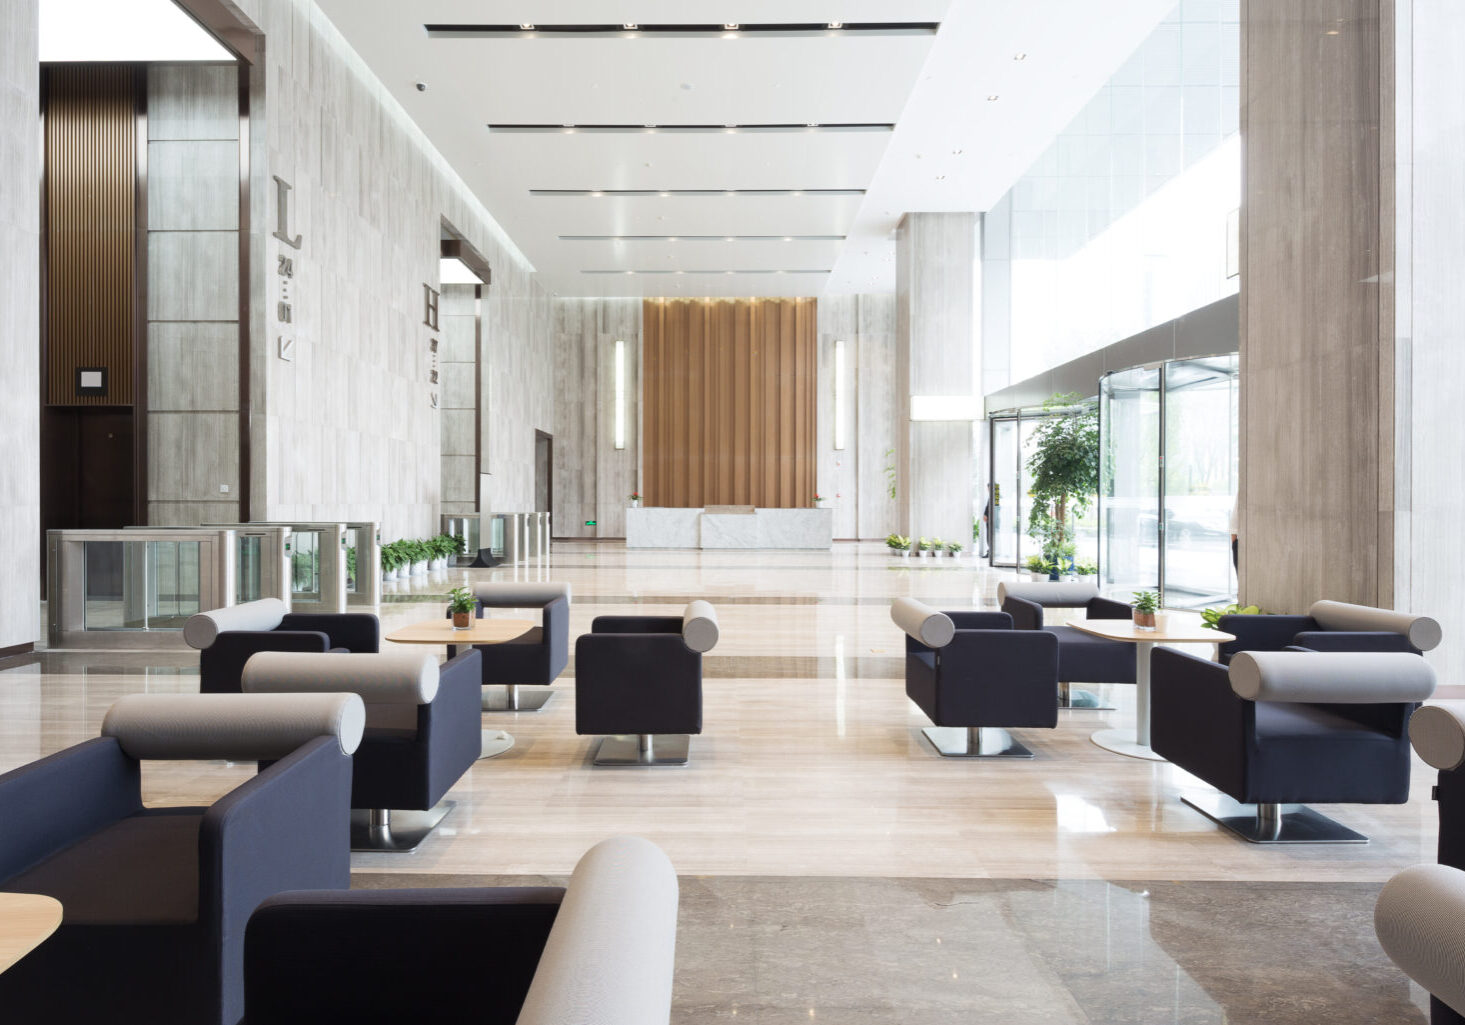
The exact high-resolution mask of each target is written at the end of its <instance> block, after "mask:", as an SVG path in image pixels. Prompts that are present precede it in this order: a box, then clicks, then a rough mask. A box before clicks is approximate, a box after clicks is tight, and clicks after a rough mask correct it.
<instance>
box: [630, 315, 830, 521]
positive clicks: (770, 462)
mask: <svg viewBox="0 0 1465 1025" xmlns="http://www.w3.org/2000/svg"><path fill="white" fill-rule="evenodd" d="M816 310H817V305H816V303H815V300H813V299H736V300H728V299H706V300H679V299H648V300H646V303H645V307H644V311H643V323H644V327H643V340H642V345H643V360H644V382H643V387H642V398H643V402H644V411H643V418H644V429H645V435H644V438H643V441H642V464H643V466H644V472H643V478H644V480H643V487H644V492H645V500H646V504H647V505H654V506H655V505H659V506H674V507H684V508H685V507H690V508H697V507H701V506H708V505H754V506H760V507H762V508H800V507H805V506H810V505H812V504H813V502H814V468H815V454H814V423H815V383H816V375H815V370H814V368H815V360H816V350H815V344H816V338H817V334H816V329H815V318H816Z"/></svg>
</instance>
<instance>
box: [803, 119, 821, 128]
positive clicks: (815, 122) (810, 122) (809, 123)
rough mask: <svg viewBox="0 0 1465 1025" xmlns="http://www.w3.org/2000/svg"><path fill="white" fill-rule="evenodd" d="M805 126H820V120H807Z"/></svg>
mask: <svg viewBox="0 0 1465 1025" xmlns="http://www.w3.org/2000/svg"><path fill="white" fill-rule="evenodd" d="M804 127H806V128H818V127H819V122H818V121H807V122H805V124H804Z"/></svg>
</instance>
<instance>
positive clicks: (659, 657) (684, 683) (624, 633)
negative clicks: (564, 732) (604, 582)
mask: <svg viewBox="0 0 1465 1025" xmlns="http://www.w3.org/2000/svg"><path fill="white" fill-rule="evenodd" d="M719 636H720V632H719V629H718V624H717V613H716V611H715V610H714V609H713V608H712V606H711V605H709V604H708V603H707V602H705V601H694V602H691V603H690V604H688V605H687V607H686V609H685V610H684V611H683V613H682V614H681V615H680V616H596V617H595V620H594V621H593V622H592V623H591V624H590V633H588V634H583V635H581V636H580V638H579V639H577V640H576V641H575V732H576V733H578V734H580V735H582V736H586V735H589V736H596V735H599V736H602V737H603V738H604V739H602V740H601V742H600V745H599V747H598V748H597V750H596V754H595V764H596V765H685V764H686V763H687V756H688V752H689V749H690V747H691V737H692V735H693V734H697V733H701V732H702V656H703V654H705V653H706V652H709V651H711V650H712V649H713V647H715V646H716V644H717V642H718V639H719Z"/></svg>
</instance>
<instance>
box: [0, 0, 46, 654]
mask: <svg viewBox="0 0 1465 1025" xmlns="http://www.w3.org/2000/svg"><path fill="white" fill-rule="evenodd" d="M37 6H38V5H37V0H5V3H3V4H0V367H3V368H4V371H3V372H0V569H3V571H4V573H5V575H6V581H5V586H4V587H0V650H3V649H5V648H10V647H15V646H18V645H28V644H33V643H34V642H36V641H37V640H39V639H40V636H41V618H40V601H41V585H40V572H41V569H40V530H41V505H40V503H41V479H40V465H41V434H40V424H41V420H40V416H41V414H40V398H39V395H40V388H39V387H38V385H37V381H38V379H39V378H38V375H39V374H40V346H39V344H38V339H39V338H40V333H41V321H40V297H41V281H40V202H39V200H38V198H37V197H38V196H39V190H38V187H37V174H38V172H37V169H38V168H39V167H40V166H41V153H40V144H41V143H40V133H39V131H38V130H37V127H38V120H37V114H36V112H37V111H38V110H39V109H40V65H39V64H38V57H37V52H36V43H37V35H36V33H37V28H36V25H37V21H36V18H37Z"/></svg>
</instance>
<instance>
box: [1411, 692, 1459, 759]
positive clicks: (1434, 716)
mask: <svg viewBox="0 0 1465 1025" xmlns="http://www.w3.org/2000/svg"><path fill="white" fill-rule="evenodd" d="M1409 743H1411V744H1413V745H1414V750H1415V751H1417V752H1418V753H1419V757H1421V758H1423V759H1424V760H1425V761H1426V762H1427V763H1429V764H1430V765H1431V766H1433V767H1434V768H1436V769H1440V770H1441V771H1444V772H1448V771H1450V770H1451V769H1458V768H1459V767H1460V765H1461V763H1462V762H1465V715H1462V714H1461V712H1460V711H1459V710H1458V709H1455V708H1451V707H1449V706H1447V705H1425V706H1424V707H1423V708H1421V709H1419V710H1417V711H1416V712H1415V713H1414V715H1412V716H1411V717H1410V719H1409Z"/></svg>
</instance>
